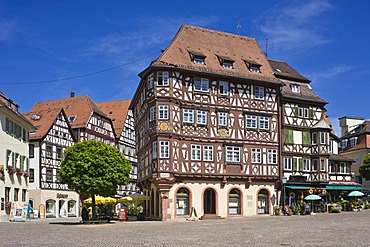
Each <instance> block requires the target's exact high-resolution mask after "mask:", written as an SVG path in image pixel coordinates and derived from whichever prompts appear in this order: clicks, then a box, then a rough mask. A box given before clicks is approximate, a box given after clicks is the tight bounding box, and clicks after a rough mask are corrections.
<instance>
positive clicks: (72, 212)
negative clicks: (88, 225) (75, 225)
mask: <svg viewBox="0 0 370 247" xmlns="http://www.w3.org/2000/svg"><path fill="white" fill-rule="evenodd" d="M68 216H69V217H74V216H76V201H75V200H70V201H68Z"/></svg>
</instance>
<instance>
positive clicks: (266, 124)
mask: <svg viewBox="0 0 370 247" xmlns="http://www.w3.org/2000/svg"><path fill="white" fill-rule="evenodd" d="M269 120H270V119H269V117H262V116H260V117H259V129H261V130H268V129H269V128H270V121H269Z"/></svg>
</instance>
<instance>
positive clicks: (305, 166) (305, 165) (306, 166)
mask: <svg viewBox="0 0 370 247" xmlns="http://www.w3.org/2000/svg"><path fill="white" fill-rule="evenodd" d="M310 163H311V162H310V159H303V171H304V172H309V171H310Z"/></svg>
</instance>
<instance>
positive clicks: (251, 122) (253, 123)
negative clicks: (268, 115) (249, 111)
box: [245, 115, 258, 129]
mask: <svg viewBox="0 0 370 247" xmlns="http://www.w3.org/2000/svg"><path fill="white" fill-rule="evenodd" d="M245 118H246V127H247V128H248V129H257V122H258V118H257V116H255V115H246V117H245Z"/></svg>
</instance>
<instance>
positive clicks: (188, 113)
mask: <svg viewBox="0 0 370 247" xmlns="http://www.w3.org/2000/svg"><path fill="white" fill-rule="evenodd" d="M182 120H183V122H184V123H194V110H193V109H183V110H182Z"/></svg>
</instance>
